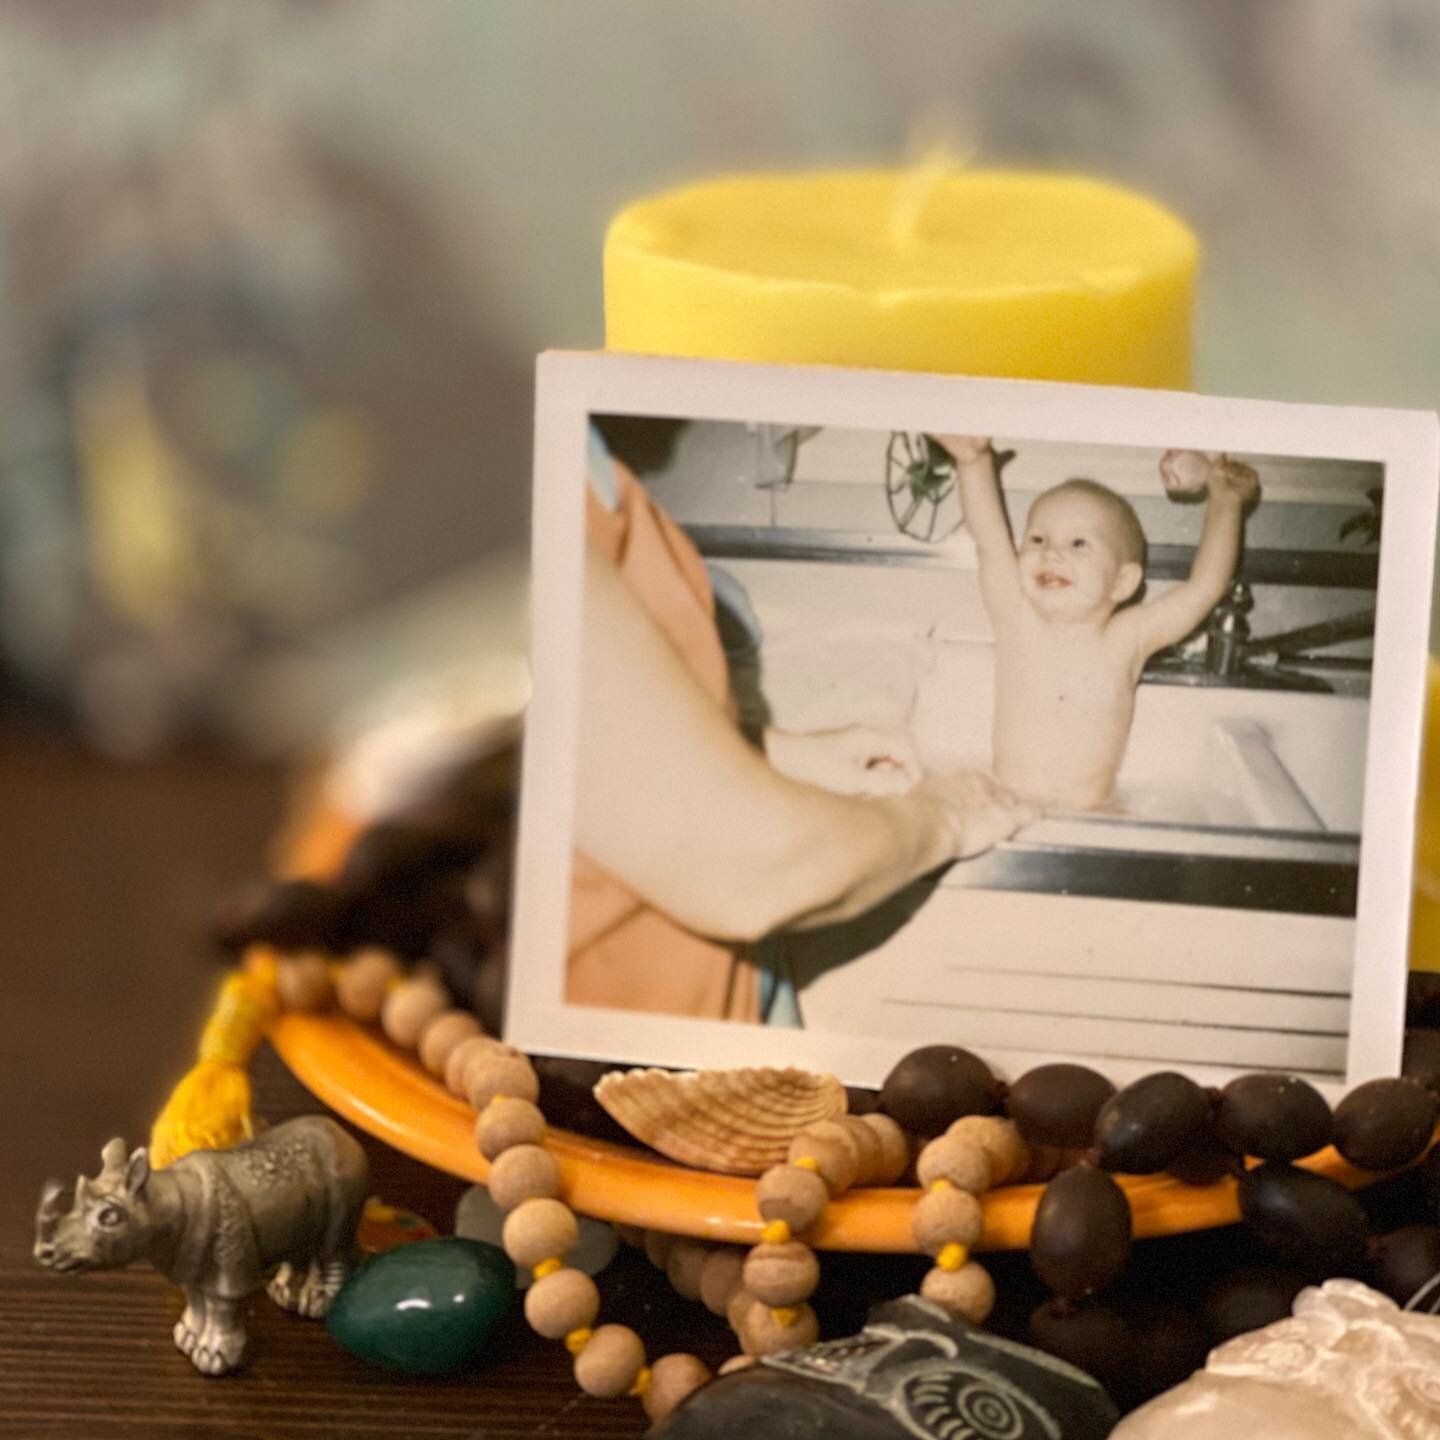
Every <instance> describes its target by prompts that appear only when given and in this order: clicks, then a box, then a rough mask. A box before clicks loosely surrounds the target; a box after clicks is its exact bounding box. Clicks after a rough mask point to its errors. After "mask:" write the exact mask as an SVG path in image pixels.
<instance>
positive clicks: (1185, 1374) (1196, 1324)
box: [1117, 1304, 1210, 1404]
mask: <svg viewBox="0 0 1440 1440" xmlns="http://www.w3.org/2000/svg"><path fill="white" fill-rule="evenodd" d="M1126 1320H1127V1322H1128V1323H1129V1325H1130V1332H1131V1334H1132V1335H1134V1337H1135V1342H1134V1344H1135V1348H1134V1352H1133V1355H1134V1358H1133V1365H1134V1369H1133V1372H1132V1374H1131V1376H1130V1377H1129V1383H1128V1384H1123V1383H1122V1385H1120V1386H1118V1387H1117V1389H1118V1390H1119V1393H1120V1394H1121V1396H1122V1397H1123V1399H1124V1401H1125V1403H1126V1404H1130V1403H1132V1402H1133V1403H1135V1404H1139V1403H1142V1402H1143V1401H1146V1400H1150V1399H1152V1398H1153V1397H1154V1396H1156V1395H1158V1394H1160V1392H1161V1391H1162V1390H1169V1389H1170V1388H1172V1387H1173V1386H1175V1385H1178V1384H1180V1382H1181V1381H1182V1380H1187V1379H1189V1377H1190V1376H1191V1375H1192V1374H1193V1373H1194V1372H1195V1371H1196V1370H1198V1369H1200V1368H1201V1366H1203V1365H1204V1364H1205V1356H1206V1354H1207V1353H1208V1352H1209V1350H1210V1338H1209V1336H1208V1335H1207V1334H1206V1332H1205V1327H1204V1325H1203V1324H1201V1322H1200V1320H1199V1319H1198V1318H1197V1317H1196V1316H1194V1315H1192V1314H1191V1313H1190V1312H1189V1311H1188V1310H1185V1309H1182V1308H1181V1307H1180V1306H1179V1305H1159V1304H1147V1305H1143V1306H1140V1307H1138V1308H1137V1309H1135V1310H1134V1311H1131V1312H1128V1313H1127V1315H1126Z"/></svg>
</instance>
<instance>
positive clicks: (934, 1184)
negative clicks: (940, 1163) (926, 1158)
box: [930, 1175, 955, 1192]
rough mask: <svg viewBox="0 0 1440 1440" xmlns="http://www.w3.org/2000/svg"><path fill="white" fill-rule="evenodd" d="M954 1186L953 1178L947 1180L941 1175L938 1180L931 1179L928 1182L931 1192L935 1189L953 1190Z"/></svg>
mask: <svg viewBox="0 0 1440 1440" xmlns="http://www.w3.org/2000/svg"><path fill="white" fill-rule="evenodd" d="M954 1188H955V1182H954V1181H953V1180H947V1179H946V1178H945V1177H944V1176H943V1175H942V1176H940V1178H939V1179H938V1180H932V1181H931V1182H930V1189H931V1191H932V1192H933V1191H936V1190H953V1189H954Z"/></svg>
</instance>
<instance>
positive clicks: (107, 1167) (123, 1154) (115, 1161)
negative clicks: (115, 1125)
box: [100, 1135, 130, 1175]
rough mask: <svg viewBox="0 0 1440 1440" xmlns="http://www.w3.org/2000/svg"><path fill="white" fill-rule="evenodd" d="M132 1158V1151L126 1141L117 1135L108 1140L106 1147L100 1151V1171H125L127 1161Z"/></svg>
mask: <svg viewBox="0 0 1440 1440" xmlns="http://www.w3.org/2000/svg"><path fill="white" fill-rule="evenodd" d="M129 1158H130V1151H129V1150H128V1149H127V1148H126V1146H125V1142H124V1141H123V1140H122V1139H121V1138H120V1137H119V1136H118V1135H117V1136H116V1137H115V1138H114V1139H113V1140H110V1141H107V1142H106V1145H105V1148H104V1149H103V1150H102V1151H101V1152H100V1173H101V1174H102V1175H103V1174H104V1173H105V1172H106V1171H110V1172H115V1171H119V1172H120V1173H121V1174H123V1173H124V1171H125V1163H126V1161H127V1160H129Z"/></svg>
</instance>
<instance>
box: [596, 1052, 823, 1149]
mask: <svg viewBox="0 0 1440 1440" xmlns="http://www.w3.org/2000/svg"><path fill="white" fill-rule="evenodd" d="M595 1098H596V1099H597V1100H598V1101H599V1102H600V1104H601V1105H603V1106H604V1107H605V1109H606V1110H607V1111H608V1112H609V1113H610V1115H612V1116H613V1117H614V1118H615V1119H616V1120H617V1121H618V1122H619V1123H620V1124H621V1125H623V1126H624V1127H625V1129H626V1130H628V1131H629V1132H630V1133H631V1134H632V1135H633V1136H634V1137H635V1138H636V1139H637V1140H643V1141H644V1142H645V1144H647V1145H648V1146H650V1148H651V1149H652V1150H658V1151H659V1152H660V1154H662V1155H664V1156H666V1157H667V1158H668V1159H671V1160H678V1161H679V1162H680V1163H681V1164H682V1165H694V1166H697V1167H698V1168H700V1169H702V1170H718V1171H720V1172H721V1173H722V1174H726V1175H761V1174H763V1173H764V1172H765V1171H766V1170H768V1169H769V1168H770V1167H771V1166H772V1165H778V1164H780V1163H781V1162H782V1161H783V1160H784V1159H785V1153H786V1151H787V1150H788V1149H789V1148H790V1142H791V1141H792V1140H793V1139H794V1138H795V1136H796V1135H798V1134H799V1133H800V1132H801V1131H802V1130H804V1129H805V1128H806V1127H807V1126H809V1125H814V1124H815V1123H816V1122H817V1121H820V1120H829V1119H832V1118H834V1117H835V1116H836V1115H843V1114H844V1113H845V1105H846V1100H845V1087H844V1086H843V1085H842V1084H841V1083H840V1082H839V1081H838V1080H837V1079H836V1078H835V1077H834V1076H833V1075H816V1074H814V1073H813V1072H812V1071H809V1070H769V1069H763V1070H762V1069H757V1070H698V1071H692V1072H690V1073H688V1074H676V1073H674V1072H673V1071H669V1070H619V1071H612V1072H611V1073H610V1074H609V1075H604V1076H602V1077H601V1078H600V1081H599V1083H598V1084H597V1085H596V1086H595Z"/></svg>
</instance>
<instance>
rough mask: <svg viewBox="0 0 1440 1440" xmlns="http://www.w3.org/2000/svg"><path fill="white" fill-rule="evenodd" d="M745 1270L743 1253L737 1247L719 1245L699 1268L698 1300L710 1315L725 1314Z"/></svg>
mask: <svg viewBox="0 0 1440 1440" xmlns="http://www.w3.org/2000/svg"><path fill="white" fill-rule="evenodd" d="M744 1270H745V1251H744V1250H742V1249H740V1247H739V1246H738V1245H720V1246H718V1247H717V1248H716V1249H714V1250H712V1251H711V1252H710V1253H709V1254H708V1255H707V1256H706V1257H705V1263H704V1264H703V1265H702V1266H701V1267H700V1299H701V1301H702V1302H703V1303H704V1305H705V1308H706V1309H707V1310H708V1311H709V1312H710V1313H711V1314H712V1315H721V1316H723V1315H724V1314H725V1311H726V1308H727V1307H728V1306H729V1304H730V1301H731V1299H732V1298H733V1297H734V1294H735V1292H736V1291H737V1290H738V1289H739V1288H740V1285H741V1283H742V1282H741V1276H742V1274H743V1273H744Z"/></svg>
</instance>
